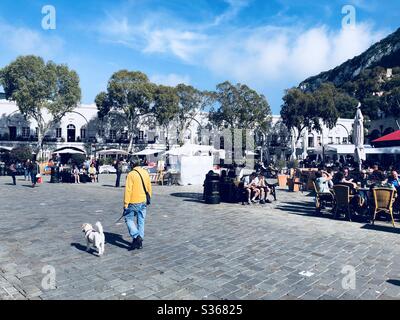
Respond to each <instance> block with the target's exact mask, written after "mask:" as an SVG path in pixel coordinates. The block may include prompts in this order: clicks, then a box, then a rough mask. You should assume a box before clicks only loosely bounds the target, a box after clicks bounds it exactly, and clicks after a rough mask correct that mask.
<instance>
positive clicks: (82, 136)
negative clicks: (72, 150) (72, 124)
mask: <svg viewBox="0 0 400 320" xmlns="http://www.w3.org/2000/svg"><path fill="white" fill-rule="evenodd" d="M81 139H86V129H81Z"/></svg>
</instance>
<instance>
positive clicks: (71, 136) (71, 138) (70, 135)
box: [67, 124, 76, 142]
mask: <svg viewBox="0 0 400 320" xmlns="http://www.w3.org/2000/svg"><path fill="white" fill-rule="evenodd" d="M75 137H76V128H75V126H74V125H73V124H70V125H68V127H67V142H75Z"/></svg>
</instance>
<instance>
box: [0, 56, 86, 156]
mask: <svg viewBox="0 0 400 320" xmlns="http://www.w3.org/2000/svg"><path fill="white" fill-rule="evenodd" d="M0 83H1V85H2V86H3V88H4V92H5V95H6V99H8V100H12V101H15V102H16V103H17V106H18V108H19V111H20V112H21V114H22V115H24V117H25V118H27V119H34V120H35V121H36V122H37V125H38V145H37V150H36V151H38V152H40V151H41V150H42V144H43V139H44V136H45V134H46V133H47V131H48V130H49V129H50V128H51V127H52V126H53V125H55V124H56V123H58V122H60V121H61V119H62V118H63V117H64V115H65V114H66V113H68V112H70V111H72V110H73V109H75V108H76V106H77V105H78V103H79V102H80V99H81V89H80V86H79V76H78V74H77V73H76V72H75V71H73V70H69V68H68V67H67V66H66V65H63V64H60V65H58V64H55V63H54V62H52V61H48V62H47V63H45V62H44V60H43V59H42V58H40V57H37V56H32V55H30V56H21V57H18V58H17V59H16V60H15V61H13V62H11V63H10V64H9V65H8V66H6V67H5V68H4V69H2V70H1V71H0Z"/></svg>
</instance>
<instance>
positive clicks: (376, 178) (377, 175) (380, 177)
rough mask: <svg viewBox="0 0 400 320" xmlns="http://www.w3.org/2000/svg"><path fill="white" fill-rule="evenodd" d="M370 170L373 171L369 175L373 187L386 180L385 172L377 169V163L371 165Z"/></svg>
mask: <svg viewBox="0 0 400 320" xmlns="http://www.w3.org/2000/svg"><path fill="white" fill-rule="evenodd" d="M372 170H373V171H372V173H371V175H370V176H369V179H370V180H371V182H372V184H373V187H374V186H379V185H382V184H383V183H384V182H385V181H386V177H385V174H384V173H383V172H382V171H381V170H379V167H378V166H377V165H374V166H373V167H372Z"/></svg>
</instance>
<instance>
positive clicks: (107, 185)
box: [101, 184, 125, 189]
mask: <svg viewBox="0 0 400 320" xmlns="http://www.w3.org/2000/svg"><path fill="white" fill-rule="evenodd" d="M101 186H102V187H107V188H114V189H119V188H125V186H123V185H120V186H119V187H116V186H115V185H111V184H102V185H101Z"/></svg>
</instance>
